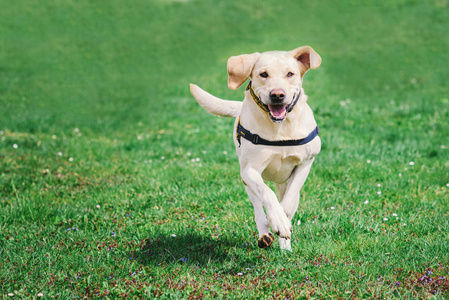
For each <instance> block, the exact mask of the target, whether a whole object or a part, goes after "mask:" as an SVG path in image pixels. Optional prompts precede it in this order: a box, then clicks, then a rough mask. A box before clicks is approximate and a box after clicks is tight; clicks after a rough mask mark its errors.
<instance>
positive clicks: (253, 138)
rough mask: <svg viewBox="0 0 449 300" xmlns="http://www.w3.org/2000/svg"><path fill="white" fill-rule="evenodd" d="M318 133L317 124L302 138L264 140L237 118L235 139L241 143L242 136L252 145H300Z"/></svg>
mask: <svg viewBox="0 0 449 300" xmlns="http://www.w3.org/2000/svg"><path fill="white" fill-rule="evenodd" d="M318 133H320V130H319V128H318V126H317V127H315V129H314V130H313V131H312V132H311V133H309V135H308V136H306V137H305V138H303V139H298V140H283V141H269V140H266V139H264V138H261V137H260V136H259V135H257V134H253V133H251V131H249V130H247V129H245V128H244V127H243V126H242V124H241V123H240V118H239V121H238V122H237V129H236V134H237V141H238V142H239V145H241V138H242V137H243V138H244V139H246V140H248V141H250V142H251V143H253V144H254V145H267V146H300V145H304V144H307V143H308V142H310V141H312V140H313V139H314V138H315V137H316V136H317V135H318Z"/></svg>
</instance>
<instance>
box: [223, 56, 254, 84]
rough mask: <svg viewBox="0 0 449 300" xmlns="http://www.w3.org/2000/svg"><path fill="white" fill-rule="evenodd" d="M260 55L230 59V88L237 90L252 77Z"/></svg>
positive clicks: (232, 57)
mask: <svg viewBox="0 0 449 300" xmlns="http://www.w3.org/2000/svg"><path fill="white" fill-rule="evenodd" d="M258 57H259V53H257V52H256V53H253V54H242V55H239V56H231V57H230V58H229V59H228V86H229V88H230V89H232V90H235V89H237V88H238V87H239V86H241V85H242V84H243V83H244V82H245V81H246V79H248V77H249V76H250V75H251V72H252V71H253V67H254V64H255V63H256V61H257V58H258Z"/></svg>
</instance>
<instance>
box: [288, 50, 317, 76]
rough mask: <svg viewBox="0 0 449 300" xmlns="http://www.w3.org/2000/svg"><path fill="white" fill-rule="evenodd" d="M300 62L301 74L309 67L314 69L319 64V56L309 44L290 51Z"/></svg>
mask: <svg viewBox="0 0 449 300" xmlns="http://www.w3.org/2000/svg"><path fill="white" fill-rule="evenodd" d="M290 53H291V54H292V55H293V57H294V58H296V60H297V61H298V62H299V63H300V68H301V76H302V75H304V74H305V73H306V72H307V71H308V70H309V69H316V68H318V67H319V66H320V65H321V57H320V56H319V55H318V53H316V52H315V50H313V49H312V47H310V46H303V47H299V48H296V49H295V50H292V51H290Z"/></svg>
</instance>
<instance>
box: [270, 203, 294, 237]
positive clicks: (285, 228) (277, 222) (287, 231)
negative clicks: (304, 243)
mask: <svg viewBox="0 0 449 300" xmlns="http://www.w3.org/2000/svg"><path fill="white" fill-rule="evenodd" d="M267 221H268V226H270V227H271V229H272V230H273V231H274V232H275V233H276V234H277V235H278V236H280V237H282V238H285V239H290V237H291V232H292V223H291V222H290V220H289V219H288V218H287V216H286V215H285V212H284V211H283V210H279V211H277V213H276V212H274V211H271V212H267Z"/></svg>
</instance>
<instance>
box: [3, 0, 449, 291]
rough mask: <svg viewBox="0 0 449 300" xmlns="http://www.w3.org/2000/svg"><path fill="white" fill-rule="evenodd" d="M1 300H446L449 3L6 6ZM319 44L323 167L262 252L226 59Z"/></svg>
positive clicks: (195, 1)
mask: <svg viewBox="0 0 449 300" xmlns="http://www.w3.org/2000/svg"><path fill="white" fill-rule="evenodd" d="M0 7H1V9H0V45H1V46H0V107H1V109H0V257H1V259H0V298H5V299H9V298H12V299H16V298H17V299H29V298H36V299H38V298H42V299H50V298H60V299H71V298H83V299H86V298H87V299H117V298H125V297H127V298H131V299H134V298H136V299H138V298H141V299H151V298H162V299H179V298H184V299H207V298H212V297H213V298H217V299H223V298H230V299H303V298H304V299H309V298H318V299H329V298H343V299H347V298H354V299H371V298H373V299H374V298H378V299H395V298H398V299H399V298H401V299H403V298H405V299H414V298H433V299H449V279H448V277H449V233H448V232H449V122H448V120H449V85H448V84H447V81H448V78H449V56H448V52H447V50H448V49H449V34H448V31H447V29H448V28H449V2H448V1H447V0H428V1H418V0H391V1H388V2H387V1H374V0H364V1H349V0H342V1H332V0H320V1H274V0H269V1H255V0H247V1H245V2H242V1H238V0H229V1H206V0H146V1H144V0H131V1H118V0H109V1H88V0H76V1H75V0H67V1H55V0H43V1H31V0H24V1H12V0H0ZM302 45H310V46H312V47H313V48H314V49H315V50H316V51H317V52H318V53H319V54H320V55H321V57H322V59H323V62H322V65H321V67H320V68H319V69H317V70H311V71H310V72H308V73H307V74H306V76H305V83H304V88H305V91H306V93H307V94H308V95H309V100H308V103H309V105H310V106H311V107H312V109H313V110H314V113H315V118H316V120H317V122H318V124H319V126H320V131H321V133H320V137H321V139H322V151H321V153H320V154H319V155H318V156H317V159H316V161H315V163H314V166H313V167H312V171H311V173H310V175H309V178H308V180H307V182H306V184H305V186H304V188H303V190H302V193H301V202H300V206H299V209H298V211H297V213H296V215H295V217H294V219H293V225H294V226H293V236H292V248H293V251H292V252H284V251H281V250H280V249H279V245H278V243H277V241H276V242H275V243H274V244H273V246H272V247H271V248H269V249H266V250H262V249H259V248H258V247H257V233H256V231H257V230H256V225H255V222H254V216H253V209H252V205H251V203H250V202H249V200H248V199H247V196H246V193H245V190H244V188H243V185H242V184H241V181H240V177H239V165H238V161H237V156H236V155H235V153H234V149H233V143H232V126H233V120H232V119H226V118H217V117H214V116H211V115H209V114H207V113H206V112H205V111H204V110H203V109H202V108H201V107H199V105H198V104H197V103H196V101H195V100H194V99H193V97H192V96H191V95H190V94H189V83H190V82H192V83H196V84H198V85H200V86H201V87H203V88H204V89H206V90H208V91H210V92H212V93H213V94H215V95H217V96H219V97H222V98H227V99H236V100H239V99H242V98H243V91H244V87H242V88H240V89H239V90H237V91H231V90H229V89H228V88H227V82H226V81H227V75H226V61H227V59H228V58H229V57H230V56H232V55H238V54H242V53H252V52H256V51H259V52H262V51H267V50H291V49H294V48H296V47H299V46H302Z"/></svg>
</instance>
